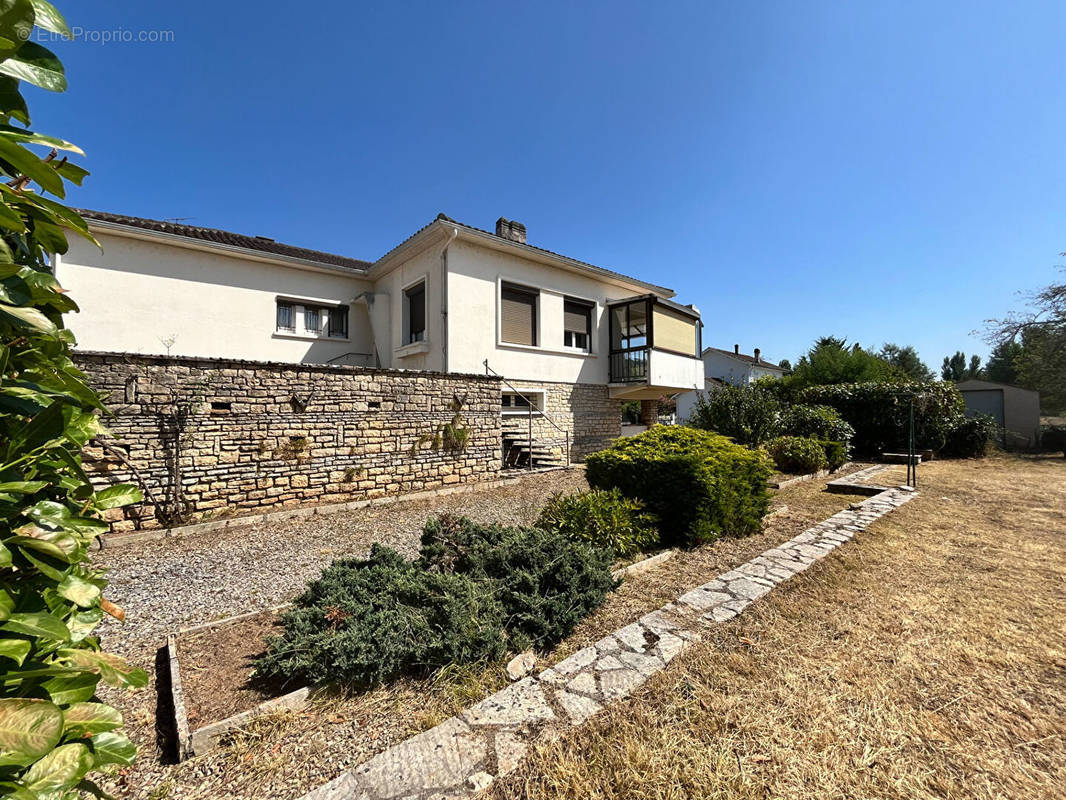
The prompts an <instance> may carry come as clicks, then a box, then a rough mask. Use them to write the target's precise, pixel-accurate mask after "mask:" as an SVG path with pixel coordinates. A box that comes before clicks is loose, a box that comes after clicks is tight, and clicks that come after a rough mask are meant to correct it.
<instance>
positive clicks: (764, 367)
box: [676, 344, 785, 422]
mask: <svg viewBox="0 0 1066 800" xmlns="http://www.w3.org/2000/svg"><path fill="white" fill-rule="evenodd" d="M703 367H704V376H705V378H706V381H705V384H704V387H703V389H704V392H709V391H713V390H714V389H715V388H717V387H719V386H721V385H723V384H731V385H733V386H744V385H746V384H749V383H752V382H754V381H757V380H759V378H780V377H782V376H783V375H784V374H785V368H784V367H782V366H781V365H780V364H776V363H774V362H772V361H767V360H765V359H764V358H763V357H762V351H761V350H760V349H759V348H758V347H756V348H755V351H754V353H752V355H750V356H749V355H748V354H747V353H741V352H740V345H739V344H735V345H733V350H732V351H729V350H720V349H719V348H717V347H708V348H707V349H706V350H704V351H703ZM697 397H698V393H697V392H695V391H692V392H684V393H683V394H680V395H678V397H677V398H676V401H677V418H678V420H679V421H681V422H685V421H686V420H688V419H690V418H691V416H692V412H693V410H694V409H695V408H696V402H697Z"/></svg>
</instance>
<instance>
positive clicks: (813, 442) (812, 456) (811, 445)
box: [766, 436, 829, 475]
mask: <svg viewBox="0 0 1066 800" xmlns="http://www.w3.org/2000/svg"><path fill="white" fill-rule="evenodd" d="M766 452H767V453H769V454H770V458H772V459H773V460H774V464H775V465H776V466H777V468H778V469H779V470H781V471H782V472H788V473H792V474H796V475H806V474H808V473H810V472H818V470H822V469H825V468H826V467H827V466H829V461H828V459H827V458H826V453H825V445H823V444H822V443H821V442H820V441H818V440H817V439H811V438H809V437H806V436H778V437H777V438H776V439H772V440H771V441H769V442H768V443H767V444H766Z"/></svg>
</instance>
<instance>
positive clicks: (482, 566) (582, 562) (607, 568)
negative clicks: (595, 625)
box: [420, 516, 616, 650]
mask: <svg viewBox="0 0 1066 800" xmlns="http://www.w3.org/2000/svg"><path fill="white" fill-rule="evenodd" d="M613 561H614V557H613V554H612V553H611V551H610V550H608V549H605V548H598V547H592V546H590V545H588V544H585V543H583V542H577V541H573V540H571V539H569V538H567V536H565V535H564V534H562V533H558V532H554V531H545V530H541V529H539V528H505V527H502V526H500V525H480V524H478V523H476V522H474V521H472V520H470V519H467V518H465V517H463V518H456V517H453V516H442V517H441V518H439V519H434V520H430V521H429V522H427V523H426V527H425V530H424V531H423V533H422V556H421V560H420V563H421V565H422V566H423V567H424V568H425V569H427V570H429V571H432V572H437V573H441V574H457V575H463V576H467V577H469V578H472V579H474V580H476V581H480V582H483V583H485V584H486V585H491V586H492V591H493V593H494V595H495V597H496V598H497V599H498V600H499V602H500V604H501V605H502V606H503V609H504V623H503V624H504V628H505V630H506V632H507V636H508V644H509V646H510V647H511V649H512V650H525V649H529V648H535V649H538V650H544V649H547V648H549V647H551V646H552V645H554V644H556V643H558V642H559V641H561V640H562V639H563V638H565V637H566V636H567V635H569V633H570V632H571V631H572V630H573V629H574V626H575V625H577V623H578V622H580V621H581V620H582V619H584V618H585V617H586V616H588V615H589V613H591V612H592V611H593V610H594V609H596V608H598V607H599V606H600V605H601V604H602V603H603V601H604V600H605V599H606V598H607V593H608V592H610V591H611V590H612V589H613V588H614V587H615V585H616V584H615V580H614V578H613V577H612V576H611V566H612V564H613Z"/></svg>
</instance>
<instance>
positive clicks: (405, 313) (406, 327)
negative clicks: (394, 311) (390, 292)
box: [400, 275, 429, 347]
mask: <svg viewBox="0 0 1066 800" xmlns="http://www.w3.org/2000/svg"><path fill="white" fill-rule="evenodd" d="M419 284H422V303H423V306H424V308H423V314H424V316H423V319H424V320H425V324H426V327H425V328H424V329H423V331H422V338H421V339H412V338H411V299H410V298H409V297H408V296H407V292H408V291H409V290H411V289H413V288H415V287H416V286H418V285H419ZM400 293H401V300H400V302H401V303H402V309H401V314H400V319H401V324H402V325H403V329H402V330H401V331H400V341H401V342H402V343H403V345H402V346H404V347H406V346H407V345H411V344H414V345H419V344H426V345H428V344H429V276H428V275H421V276H419V277H418V278H416V279H415V280H413V281H411V282H410V283H408V284H405V285H404V286H403V287H402V288H401V290H400Z"/></svg>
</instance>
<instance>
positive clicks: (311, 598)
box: [255, 544, 505, 687]
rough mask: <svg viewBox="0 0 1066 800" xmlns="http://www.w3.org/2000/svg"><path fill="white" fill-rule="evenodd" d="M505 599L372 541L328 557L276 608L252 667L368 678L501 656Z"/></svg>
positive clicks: (326, 677) (317, 677)
mask: <svg viewBox="0 0 1066 800" xmlns="http://www.w3.org/2000/svg"><path fill="white" fill-rule="evenodd" d="M503 622H504V608H503V606H502V604H501V603H500V601H499V599H498V598H497V596H496V591H495V587H494V586H493V585H492V584H490V583H486V582H483V581H478V580H475V579H474V578H472V577H470V576H468V575H462V574H454V573H450V572H428V571H426V570H425V569H423V568H422V566H421V565H420V564H419V563H418V562H415V561H407V560H406V559H404V558H403V556H401V555H400V554H399V553H397V552H396V551H394V550H391V549H389V548H387V547H382V546H381V545H377V544H375V545H374V547H373V548H372V550H371V551H370V557H369V558H368V559H366V560H359V559H343V560H338V561H334V562H333V564H332V565H331V566H329V567H327V568H326V569H325V570H324V571H323V572H322V575H321V576H320V577H319V578H318V579H317V580H315V581H312V582H311V583H310V584H309V585H308V587H307V589H306V590H305V591H304V593H303V594H302V595H301V596H300V597H298V598H297V599H296V602H295V607H294V608H292V609H291V610H289V611H286V612H285V613H283V614H282V616H281V623H282V625H283V626H284V629H285V630H284V633H283V634H282V635H281V636H278V637H273V638H271V639H270V640H269V641H268V643H267V651H266V653H265V654H264V655H263V656H261V657H260V658H259V659H258V660H257V661H256V665H255V666H256V673H257V674H258V675H261V676H264V677H267V678H277V679H281V680H283V681H286V682H288V681H298V682H301V683H305V684H311V683H319V682H322V681H337V682H343V683H348V684H352V685H355V686H361V687H367V686H372V685H375V684H377V683H381V682H382V681H386V680H389V679H391V678H395V677H397V676H399V675H403V674H414V675H426V674H429V673H431V672H433V671H434V670H436V669H439V668H440V667H443V666H445V665H447V664H451V663H472V662H478V661H491V660H496V659H499V658H501V657H502V656H503V654H504V652H505V646H504V639H503V635H502V632H501V629H502V627H503Z"/></svg>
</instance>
